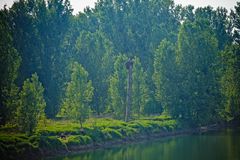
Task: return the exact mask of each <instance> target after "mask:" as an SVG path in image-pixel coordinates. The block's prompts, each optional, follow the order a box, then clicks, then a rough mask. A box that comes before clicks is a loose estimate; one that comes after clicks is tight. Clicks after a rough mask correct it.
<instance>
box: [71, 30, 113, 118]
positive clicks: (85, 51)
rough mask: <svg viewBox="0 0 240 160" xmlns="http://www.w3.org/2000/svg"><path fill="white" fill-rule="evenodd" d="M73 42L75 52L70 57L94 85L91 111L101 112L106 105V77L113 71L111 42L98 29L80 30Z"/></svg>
mask: <svg viewBox="0 0 240 160" xmlns="http://www.w3.org/2000/svg"><path fill="white" fill-rule="evenodd" d="M75 43H76V44H75V48H76V52H74V53H73V54H72V57H71V59H74V60H75V61H78V62H79V63H81V64H82V65H83V67H84V68H85V69H86V70H87V71H88V73H89V79H91V80H92V85H93V87H94V96H93V105H92V107H93V111H95V112H97V114H100V113H103V112H104V111H105V110H106V105H107V101H106V100H107V92H105V91H106V90H107V89H108V82H107V79H108V77H109V76H110V74H111V73H112V72H113V67H112V66H113V46H112V43H111V42H110V41H109V40H108V39H106V38H105V36H104V34H103V33H101V32H100V31H97V32H95V33H91V32H86V31H82V32H81V33H80V35H79V37H78V38H77V40H76V42H75ZM93 62H94V64H93ZM96 75H97V76H96Z"/></svg>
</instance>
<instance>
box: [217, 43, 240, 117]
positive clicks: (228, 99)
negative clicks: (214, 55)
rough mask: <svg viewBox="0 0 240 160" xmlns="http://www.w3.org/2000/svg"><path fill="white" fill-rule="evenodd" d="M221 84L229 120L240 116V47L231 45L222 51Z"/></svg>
mask: <svg viewBox="0 0 240 160" xmlns="http://www.w3.org/2000/svg"><path fill="white" fill-rule="evenodd" d="M221 59H222V65H223V71H222V77H221V86H222V93H223V95H224V97H225V101H224V104H225V111H226V112H227V117H226V118H227V120H232V119H234V118H240V47H239V46H238V45H231V46H228V47H226V49H225V50H224V51H222V52H221Z"/></svg>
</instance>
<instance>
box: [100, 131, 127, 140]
mask: <svg viewBox="0 0 240 160" xmlns="http://www.w3.org/2000/svg"><path fill="white" fill-rule="evenodd" d="M102 132H103V134H104V139H106V140H113V139H120V138H122V137H123V136H122V134H121V133H120V132H119V131H118V130H115V129H111V128H105V129H104V130H103V131H102Z"/></svg>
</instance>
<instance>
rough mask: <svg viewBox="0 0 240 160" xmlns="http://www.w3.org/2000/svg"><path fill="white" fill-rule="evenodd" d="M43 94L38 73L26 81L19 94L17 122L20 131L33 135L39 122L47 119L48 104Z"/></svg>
mask: <svg viewBox="0 0 240 160" xmlns="http://www.w3.org/2000/svg"><path fill="white" fill-rule="evenodd" d="M43 92H44V88H43V86H42V84H41V82H39V79H38V76H37V74H36V73H35V74H33V75H32V77H31V78H30V79H26V80H25V81H24V84H23V87H22V90H21V92H20V94H19V97H20V99H19V107H18V109H17V121H18V127H19V129H20V130H21V131H23V132H25V133H27V134H32V133H33V132H34V130H35V129H36V127H37V125H38V123H39V121H40V120H41V119H42V118H44V117H45V112H44V110H45V107H46V102H45V100H44V97H43Z"/></svg>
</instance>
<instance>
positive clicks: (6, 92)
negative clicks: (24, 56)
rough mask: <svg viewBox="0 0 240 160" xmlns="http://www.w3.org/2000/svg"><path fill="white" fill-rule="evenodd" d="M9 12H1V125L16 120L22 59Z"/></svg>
mask: <svg viewBox="0 0 240 160" xmlns="http://www.w3.org/2000/svg"><path fill="white" fill-rule="evenodd" d="M8 20H9V11H8V10H7V9H4V10H1V11H0V28H1V29H0V35H1V37H0V73H1V78H0V124H5V123H6V121H8V120H10V119H13V118H14V112H15V111H16V106H17V104H16V102H17V93H18V87H17V86H16V84H15V80H16V78H17V76H18V69H19V66H20V63H21V57H20V56H19V53H18V52H17V50H16V49H15V48H14V47H13V38H12V34H11V30H10V26H9V23H8Z"/></svg>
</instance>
